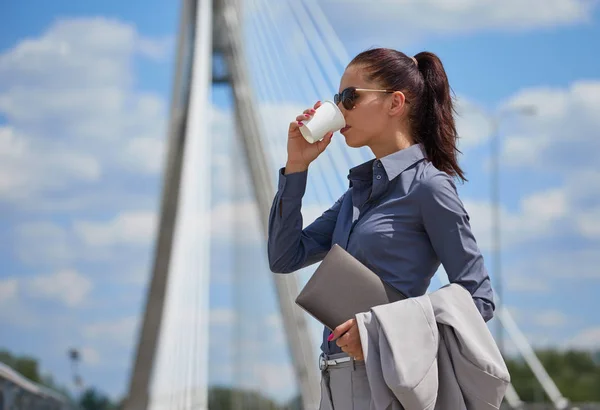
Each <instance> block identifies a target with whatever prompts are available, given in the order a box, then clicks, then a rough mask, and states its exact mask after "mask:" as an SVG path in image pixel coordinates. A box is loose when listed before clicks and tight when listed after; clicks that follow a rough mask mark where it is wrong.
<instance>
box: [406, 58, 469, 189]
mask: <svg viewBox="0 0 600 410" xmlns="http://www.w3.org/2000/svg"><path fill="white" fill-rule="evenodd" d="M414 58H415V59H416V60H417V66H418V69H419V71H420V73H421V75H422V76H423V80H424V87H423V93H422V94H421V98H420V103H419V104H418V107H415V108H416V112H415V113H414V117H415V119H416V127H415V128H416V129H415V130H414V131H415V136H416V137H417V138H418V140H419V142H421V143H422V144H423V146H424V147H425V152H426V153H427V157H428V159H429V160H430V161H431V162H432V163H433V165H434V166H435V167H436V168H437V169H439V170H440V171H444V172H446V173H447V174H448V175H451V176H455V177H458V178H460V179H461V180H463V181H466V178H465V174H464V172H463V170H462V169H461V168H460V166H459V165H458V159H457V153H460V151H459V150H458V148H457V139H458V137H457V132H456V125H455V123H454V115H453V114H454V107H453V103H452V95H451V90H450V84H449V83H448V77H447V76H446V71H445V70H444V66H443V65H442V62H441V60H440V59H439V58H438V56H436V55H435V54H433V53H429V52H422V53H419V54H417V55H415V57H414Z"/></svg>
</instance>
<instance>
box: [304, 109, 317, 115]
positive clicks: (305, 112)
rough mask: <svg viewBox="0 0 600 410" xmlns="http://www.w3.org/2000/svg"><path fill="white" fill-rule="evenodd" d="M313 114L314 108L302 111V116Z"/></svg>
mask: <svg viewBox="0 0 600 410" xmlns="http://www.w3.org/2000/svg"><path fill="white" fill-rule="evenodd" d="M315 112H316V110H315V109H314V108H307V109H306V110H304V111H303V114H309V115H313V114H314V113H315Z"/></svg>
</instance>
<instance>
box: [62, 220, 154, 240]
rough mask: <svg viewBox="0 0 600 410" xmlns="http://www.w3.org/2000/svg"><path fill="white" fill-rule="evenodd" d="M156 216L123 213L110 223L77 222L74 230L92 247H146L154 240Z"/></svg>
mask: <svg viewBox="0 0 600 410" xmlns="http://www.w3.org/2000/svg"><path fill="white" fill-rule="evenodd" d="M156 224H157V223H156V214H155V213H154V212H149V211H129V212H122V213H120V214H118V215H117V216H116V217H114V218H113V219H112V220H111V221H108V222H89V221H75V223H74V226H73V229H74V231H75V232H76V233H77V235H79V236H80V237H81V238H82V239H83V241H84V242H85V243H86V244H87V245H90V246H111V245H118V244H129V245H139V244H141V245H146V244H148V243H150V242H151V241H153V240H154V236H155V231H156V227H157V226H156Z"/></svg>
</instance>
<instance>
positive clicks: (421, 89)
mask: <svg viewBox="0 0 600 410" xmlns="http://www.w3.org/2000/svg"><path fill="white" fill-rule="evenodd" d="M414 58H415V59H416V61H417V63H416V64H415V61H413V59H412V58H411V57H408V56H407V55H406V54H404V53H402V52H400V51H396V50H393V49H389V48H376V49H371V50H367V51H363V52H362V53H360V54H359V55H357V56H356V57H354V59H353V60H352V61H351V62H350V64H349V66H353V65H358V66H361V67H362V68H364V69H365V71H366V79H367V80H368V81H370V82H375V83H377V84H379V85H380V86H381V87H382V88H385V89H390V90H396V91H402V92H403V93H404V95H405V96H406V101H408V102H409V103H410V114H409V120H410V121H411V123H412V124H413V126H412V131H413V134H414V135H413V137H414V138H415V140H416V141H415V142H418V143H422V144H423V146H424V147H425V152H426V153H427V158H428V159H429V160H430V161H431V162H432V163H433V165H434V166H435V167H436V168H437V169H439V170H440V171H444V172H446V173H447V174H448V175H451V176H454V177H458V178H460V179H462V180H463V181H466V178H465V174H464V172H463V170H462V169H461V168H460V166H459V165H458V159H457V153H460V151H459V150H458V148H457V145H456V144H457V138H458V136H457V134H456V125H455V123H454V115H453V114H454V107H453V102H452V94H451V89H450V84H449V83H448V77H447V76H446V71H445V70H444V66H443V64H442V62H441V60H440V59H439V58H438V56H436V55H435V54H433V53H429V52H422V53H419V54H417V55H415V57H414Z"/></svg>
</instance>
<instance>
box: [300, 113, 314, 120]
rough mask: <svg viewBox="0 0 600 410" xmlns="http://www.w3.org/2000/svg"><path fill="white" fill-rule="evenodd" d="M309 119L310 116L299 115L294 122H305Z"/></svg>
mask: <svg viewBox="0 0 600 410" xmlns="http://www.w3.org/2000/svg"><path fill="white" fill-rule="evenodd" d="M310 117H312V115H311V114H301V115H299V116H297V117H296V121H305V120H308V119H310Z"/></svg>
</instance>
